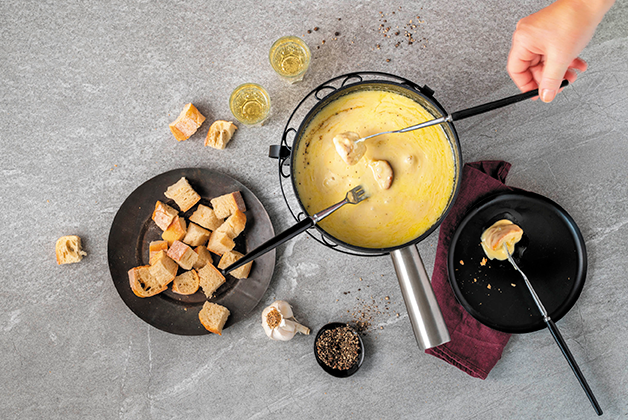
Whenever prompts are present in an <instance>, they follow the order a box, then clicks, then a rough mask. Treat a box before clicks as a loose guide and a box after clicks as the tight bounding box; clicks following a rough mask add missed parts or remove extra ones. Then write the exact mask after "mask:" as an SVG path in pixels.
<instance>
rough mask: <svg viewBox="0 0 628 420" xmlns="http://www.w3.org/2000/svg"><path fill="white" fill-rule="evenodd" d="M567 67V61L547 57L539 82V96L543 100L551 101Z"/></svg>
mask: <svg viewBox="0 0 628 420" xmlns="http://www.w3.org/2000/svg"><path fill="white" fill-rule="evenodd" d="M568 68H569V61H563V60H557V59H556V58H551V57H548V59H547V61H546V62H545V65H544V66H543V75H542V77H541V83H539V96H540V98H541V100H542V101H543V102H552V100H553V99H554V98H555V97H556V93H558V89H559V88H560V84H561V83H562V81H563V78H564V77H565V73H566V72H567V69H568Z"/></svg>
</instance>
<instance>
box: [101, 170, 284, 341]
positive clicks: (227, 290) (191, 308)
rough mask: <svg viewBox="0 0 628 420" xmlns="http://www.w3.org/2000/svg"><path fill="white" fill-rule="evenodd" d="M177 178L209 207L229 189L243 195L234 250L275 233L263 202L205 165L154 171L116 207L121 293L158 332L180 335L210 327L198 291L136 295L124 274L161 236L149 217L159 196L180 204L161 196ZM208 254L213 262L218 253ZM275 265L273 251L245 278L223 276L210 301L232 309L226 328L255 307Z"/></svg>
mask: <svg viewBox="0 0 628 420" xmlns="http://www.w3.org/2000/svg"><path fill="white" fill-rule="evenodd" d="M181 177H186V178H187V180H188V181H189V182H190V185H191V186H192V188H194V190H195V191H196V192H198V193H199V194H200V196H201V201H200V203H202V204H205V205H209V200H210V199H212V198H214V197H217V196H220V195H223V194H228V193H230V192H233V191H240V192H241V193H242V197H243V198H244V202H245V204H246V218H247V221H246V229H245V230H244V232H243V233H242V234H240V235H239V236H238V237H237V238H236V240H235V243H236V247H235V249H236V250H237V251H240V252H242V253H246V252H247V251H248V250H251V249H254V248H255V247H257V246H258V245H261V244H262V243H264V242H265V241H267V240H268V239H270V238H272V237H273V236H274V235H275V234H274V230H273V226H272V223H271V221H270V218H269V217H268V214H267V213H266V210H265V209H264V207H263V206H262V203H260V201H259V200H258V199H257V197H255V195H254V194H253V193H252V192H251V191H250V190H249V189H248V188H247V187H245V186H244V185H242V184H241V183H240V182H238V181H236V180H235V179H233V178H231V177H229V176H227V175H224V174H221V173H219V172H216V171H212V170H209V169H203V168H188V169H175V170H173V171H170V172H166V173H163V174H161V175H158V176H156V177H154V178H152V179H150V180H148V181H146V182H145V183H144V184H142V185H140V186H139V187H138V188H137V189H136V190H135V191H133V192H132V193H131V195H129V197H128V198H127V199H126V200H125V201H124V203H123V204H122V206H120V209H119V210H118V213H117V214H116V217H115V218H114V219H113V224H112V225H111V231H110V232H109V243H108V257H109V270H110V271H111V277H112V279H113V283H114V284H115V286H116V289H117V290H118V293H119V294H120V297H121V298H122V300H123V301H124V303H125V304H126V305H127V306H128V307H129V308H130V309H131V311H133V312H134V313H135V314H136V315H137V316H139V317H140V318H141V319H143V320H144V321H146V322H147V323H149V324H150V325H152V326H154V327H156V328H159V329H160V330H163V331H166V332H169V333H173V334H180V335H204V334H209V331H207V330H206V329H205V328H204V327H203V326H202V325H201V323H200V321H199V319H198V313H199V311H200V310H201V308H202V307H203V303H204V302H205V301H206V299H205V295H204V294H203V293H202V292H201V291H200V290H199V291H198V292H197V293H195V294H193V295H190V296H182V295H178V294H176V293H174V292H172V290H171V287H168V289H167V290H165V291H164V292H162V293H160V294H158V295H156V296H153V297H150V298H139V297H137V296H135V294H134V293H133V291H132V290H131V287H130V285H129V278H128V274H127V272H128V270H130V269H131V268H133V267H136V266H140V265H147V264H148V259H149V252H148V246H149V243H150V242H151V241H154V240H160V239H161V229H159V228H158V227H157V225H155V223H154V222H153V221H152V219H151V216H152V213H153V210H154V208H155V203H156V202H157V200H160V201H162V202H164V203H166V204H168V205H170V206H172V207H174V208H178V207H177V206H176V204H174V201H172V200H170V199H167V198H166V196H164V192H165V191H166V189H168V187H169V186H170V185H172V184H174V183H175V182H177V181H178V180H179V179H180V178H181ZM195 209H196V206H194V207H193V208H192V209H191V210H189V211H188V212H187V213H184V215H185V216H186V218H189V216H190V215H191V214H192V213H193V211H194V210H195ZM212 256H213V258H214V264H215V265H216V264H217V263H218V261H219V257H217V256H216V255H213V254H212ZM274 269H275V251H274V250H273V251H271V252H268V253H267V254H265V255H263V256H261V257H259V258H258V259H257V260H255V262H254V263H253V267H252V269H251V274H250V276H249V278H248V279H244V280H238V279H236V278H235V277H233V276H230V275H227V278H226V282H225V284H223V285H222V286H221V287H220V288H219V289H218V290H216V293H215V294H214V297H213V298H212V299H211V302H216V303H219V304H221V305H223V306H225V307H227V308H228V309H229V311H230V312H231V315H230V316H229V319H228V320H227V323H226V325H225V328H228V327H229V326H230V325H233V324H235V323H236V322H238V321H240V320H241V319H243V318H244V317H245V316H246V315H247V314H248V313H249V312H250V311H251V310H252V309H253V308H254V307H255V306H256V305H257V303H258V302H259V301H260V299H261V298H262V296H263V295H264V292H266V289H267V288H268V285H269V283H270V280H271V278H272V276H273V271H274Z"/></svg>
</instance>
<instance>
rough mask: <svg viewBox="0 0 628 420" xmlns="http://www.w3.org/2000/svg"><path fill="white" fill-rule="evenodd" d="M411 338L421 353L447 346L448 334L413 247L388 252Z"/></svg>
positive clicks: (427, 277) (421, 263) (427, 279)
mask: <svg viewBox="0 0 628 420" xmlns="http://www.w3.org/2000/svg"><path fill="white" fill-rule="evenodd" d="M390 256H391V257H392V260H393V265H394V266H395V271H396V272H397V279H398V280H399V286H400V287H401V295H402V296H403V299H404V301H405V303H406V308H407V310H408V316H409V317H410V323H411V324H412V330H413V331H414V337H415V338H416V341H417V343H418V344H419V347H421V348H422V349H423V350H425V349H429V348H432V347H436V346H438V345H441V344H444V343H447V342H448V341H449V340H450V337H449V331H448V330H447V325H445V320H444V319H443V314H442V313H441V311H440V307H439V306H438V301H437V300H436V296H435V295H434V290H433V289H432V284H431V283H430V278H429V276H428V274H427V271H425V266H424V265H423V260H421V256H420V255H419V251H418V250H417V248H416V246H415V245H410V246H407V247H405V248H401V249H396V250H394V251H392V252H391V253H390Z"/></svg>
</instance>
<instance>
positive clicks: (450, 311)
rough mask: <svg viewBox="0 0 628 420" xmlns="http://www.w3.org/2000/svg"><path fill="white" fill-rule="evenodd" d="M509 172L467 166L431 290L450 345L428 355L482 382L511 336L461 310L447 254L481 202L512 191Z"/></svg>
mask: <svg viewBox="0 0 628 420" xmlns="http://www.w3.org/2000/svg"><path fill="white" fill-rule="evenodd" d="M509 170H510V163H508V162H503V161H481V162H472V163H467V164H465V165H464V168H463V170H462V183H461V185H460V191H459V192H458V197H457V198H456V202H455V203H454V205H453V206H452V208H451V210H450V211H449V213H448V214H447V217H446V218H445V219H444V220H443V222H442V224H441V226H440V234H439V237H438V248H437V249H436V261H435V263H434V273H433V274H432V287H433V288H434V293H435V294H436V299H437V300H438V303H439V305H440V308H441V311H442V312H443V317H444V318H445V323H446V324H447V328H448V329H449V335H450V336H451V341H450V342H448V343H445V344H442V345H440V346H438V347H434V348H431V349H427V350H425V352H426V353H427V354H431V355H433V356H436V357H438V358H440V359H443V360H444V361H446V362H447V363H449V364H451V365H453V366H455V367H457V368H458V369H460V370H462V371H464V372H466V373H468V374H469V375H471V376H473V377H475V378H480V379H486V377H487V376H488V373H489V372H490V371H491V369H493V367H494V366H495V364H496V363H497V361H498V360H499V359H500V357H501V355H502V351H503V350H504V347H505V346H506V343H508V339H509V338H510V334H506V333H503V332H500V331H495V330H493V329H491V328H489V327H487V326H485V325H483V324H481V323H480V322H479V321H476V320H475V318H473V317H472V316H471V315H469V313H467V311H465V309H464V308H463V307H462V306H460V304H459V303H458V301H457V300H456V297H455V296H454V292H453V290H452V289H451V286H450V285H449V281H448V279H447V254H448V252H449V244H450V243H451V239H452V237H453V235H454V232H455V231H456V228H457V227H458V224H459V223H460V222H461V221H462V219H463V218H464V216H465V215H466V214H467V212H468V211H469V210H470V209H471V208H472V207H473V206H474V205H475V204H477V202H478V201H479V200H481V199H482V198H484V197H486V196H487V195H490V194H494V193H497V192H500V191H511V188H509V187H507V186H506V185H504V182H505V181H506V176H507V175H508V171H509Z"/></svg>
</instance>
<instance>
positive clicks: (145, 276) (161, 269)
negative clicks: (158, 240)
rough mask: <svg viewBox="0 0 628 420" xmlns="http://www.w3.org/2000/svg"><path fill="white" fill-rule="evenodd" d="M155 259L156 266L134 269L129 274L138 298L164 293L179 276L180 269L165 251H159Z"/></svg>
mask: <svg viewBox="0 0 628 420" xmlns="http://www.w3.org/2000/svg"><path fill="white" fill-rule="evenodd" d="M155 258H156V262H155V263H154V264H152V265H143V266H140V267H134V268H132V269H130V270H129V272H128V274H129V284H130V286H131V290H132V291H133V293H135V295H136V296H138V297H141V298H147V297H151V296H155V295H156V294H158V293H161V292H163V291H164V290H166V289H167V288H168V284H169V283H170V282H171V281H172V280H173V279H174V278H175V276H176V274H177V269H178V268H179V267H178V266H177V264H176V263H175V262H174V261H172V260H171V259H170V258H169V257H168V256H167V255H166V253H165V251H159V252H158V253H157V256H156V257H155Z"/></svg>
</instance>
